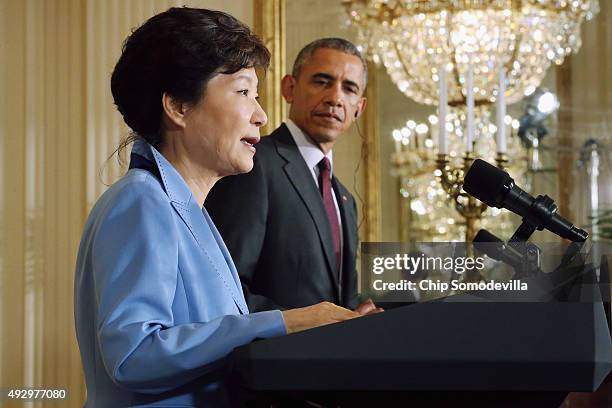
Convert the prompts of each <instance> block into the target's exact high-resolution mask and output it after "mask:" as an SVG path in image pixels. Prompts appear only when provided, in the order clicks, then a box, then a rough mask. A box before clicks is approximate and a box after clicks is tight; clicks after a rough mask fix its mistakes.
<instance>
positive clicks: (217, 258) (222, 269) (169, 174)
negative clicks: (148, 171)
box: [132, 143, 249, 314]
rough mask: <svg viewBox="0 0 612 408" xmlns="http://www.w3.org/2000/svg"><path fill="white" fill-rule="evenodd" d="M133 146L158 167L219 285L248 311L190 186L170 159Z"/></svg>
mask: <svg viewBox="0 0 612 408" xmlns="http://www.w3.org/2000/svg"><path fill="white" fill-rule="evenodd" d="M146 147H148V149H147V148H146ZM134 149H135V150H136V153H137V154H141V155H143V156H144V157H145V158H147V159H149V160H154V161H155V163H156V165H157V168H158V170H159V177H160V179H161V180H160V181H161V182H162V184H163V186H164V189H165V190H166V193H167V194H168V198H169V199H170V202H171V203H172V206H173V207H174V209H175V210H176V212H177V213H178V214H179V216H180V217H181V219H182V220H183V222H184V223H185V225H187V228H189V231H190V232H191V234H192V235H193V237H194V239H195V240H196V243H197V244H198V246H199V248H200V249H201V250H202V252H203V254H204V256H205V258H206V259H207V260H208V261H209V262H210V264H211V266H212V267H213V268H214V270H215V272H216V274H217V275H218V276H219V279H221V281H222V282H223V284H224V285H223V286H225V287H226V288H227V291H228V293H229V294H230V295H231V297H232V299H233V300H234V303H236V306H237V307H238V309H239V310H240V312H241V313H243V314H248V313H249V311H248V308H247V306H246V302H245V300H244V295H243V294H242V289H241V287H240V284H239V283H237V282H236V279H235V277H234V274H235V267H234V264H233V262H232V261H231V257H230V256H229V253H227V249H226V248H225V244H223V241H222V240H221V238H220V236H215V233H216V228H215V227H214V224H213V223H212V221H211V220H210V218H208V215H207V214H205V213H204V212H203V211H202V209H201V208H200V207H199V205H198V204H197V203H196V202H195V201H194V199H193V196H192V194H191V190H189V187H188V186H187V184H186V183H185V181H184V180H183V178H182V177H181V175H180V174H179V173H178V172H177V171H176V170H175V169H174V167H172V165H171V164H170V162H168V161H167V160H166V158H165V157H164V156H162V155H161V153H159V152H158V151H157V150H155V148H153V147H152V146H149V145H147V146H143V145H141V144H140V143H138V144H135V145H134ZM132 151H134V150H132ZM217 235H218V233H217ZM224 250H225V253H224ZM226 253H227V256H226Z"/></svg>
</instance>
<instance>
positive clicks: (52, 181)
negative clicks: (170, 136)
mask: <svg viewBox="0 0 612 408" xmlns="http://www.w3.org/2000/svg"><path fill="white" fill-rule="evenodd" d="M182 4H187V5H192V6H197V7H207V8H213V9H219V10H224V11H228V12H230V13H231V14H233V15H234V16H236V17H237V18H239V19H241V20H242V21H244V22H246V23H247V24H249V25H251V24H252V21H253V17H252V16H253V2H252V0H242V1H223V0H200V1H195V0H194V1H170V0H130V1H124V0H110V1H107V0H25V1H14V0H0V95H1V97H0V180H1V184H0V186H1V188H0V333H1V334H0V341H1V344H0V388H1V387H11V386H14V387H37V388H50V387H57V388H64V389H67V390H68V392H69V393H70V400H69V402H70V403H69V404H66V405H64V404H62V405H61V406H67V405H70V406H75V407H76V406H81V405H82V400H83V396H84V393H85V389H84V386H83V384H82V374H81V363H80V357H79V354H78V349H77V345H76V339H75V335H74V327H73V326H74V324H73V312H72V290H73V274H74V265H75V258H76V253H77V249H78V244H79V239H80V233H81V230H82V226H83V223H84V220H85V217H86V215H87V212H88V210H89V208H90V207H91V206H92V204H93V203H94V202H95V200H96V198H97V197H98V196H99V195H100V194H101V193H102V192H103V191H104V189H105V188H106V186H105V185H104V184H103V183H102V181H101V180H104V181H105V182H106V183H107V184H108V183H111V182H112V181H113V180H115V179H116V178H117V177H118V176H119V174H120V173H121V169H119V168H118V166H117V165H116V162H115V161H111V162H109V163H108V164H107V165H106V166H104V163H105V161H106V159H107V157H108V156H109V155H110V154H111V152H112V151H113V150H114V149H115V147H116V146H117V143H118V141H119V138H120V137H122V136H124V135H125V134H126V133H127V129H126V128H125V126H123V125H122V121H121V118H120V116H119V114H118V113H117V112H116V111H115V109H114V107H113V105H112V101H111V96H110V86H109V81H110V73H111V71H112V68H113V65H114V63H115V61H116V59H117V57H118V55H119V52H120V49H121V44H122V42H123V40H124V38H125V37H126V35H127V34H128V33H129V32H130V30H131V29H132V28H133V27H135V26H137V25H139V24H140V23H142V22H143V21H144V20H145V19H146V18H148V17H150V16H151V15H153V14H155V13H157V12H159V11H163V10H165V9H167V8H168V7H170V6H173V5H182ZM101 169H103V171H102V173H101V174H100V171H101ZM0 405H2V406H6V405H5V403H4V402H0ZM26 405H27V404H26ZM49 405H50V406H58V405H57V404H56V405H52V404H49ZM9 406H10V405H9ZM15 406H17V405H15ZM36 406H40V404H37V405H36Z"/></svg>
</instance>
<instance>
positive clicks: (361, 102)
mask: <svg viewBox="0 0 612 408" xmlns="http://www.w3.org/2000/svg"><path fill="white" fill-rule="evenodd" d="M367 104H368V100H367V98H365V97H363V98H361V99H360V100H359V102H358V103H357V110H356V111H355V120H357V119H359V117H360V116H361V114H362V113H363V112H364V111H365V108H366V105H367Z"/></svg>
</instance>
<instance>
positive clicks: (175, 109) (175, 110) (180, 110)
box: [162, 92, 186, 129]
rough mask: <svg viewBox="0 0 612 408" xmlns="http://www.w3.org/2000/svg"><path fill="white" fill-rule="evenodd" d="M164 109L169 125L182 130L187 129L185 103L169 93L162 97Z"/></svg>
mask: <svg viewBox="0 0 612 408" xmlns="http://www.w3.org/2000/svg"><path fill="white" fill-rule="evenodd" d="M162 108H163V110H164V114H165V115H164V117H165V120H166V121H167V122H168V125H171V126H176V127H179V128H181V129H184V128H185V112H186V105H185V104H184V103H181V102H178V101H177V100H176V99H174V98H173V97H172V96H171V95H169V94H168V93H167V92H164V94H163V95H162Z"/></svg>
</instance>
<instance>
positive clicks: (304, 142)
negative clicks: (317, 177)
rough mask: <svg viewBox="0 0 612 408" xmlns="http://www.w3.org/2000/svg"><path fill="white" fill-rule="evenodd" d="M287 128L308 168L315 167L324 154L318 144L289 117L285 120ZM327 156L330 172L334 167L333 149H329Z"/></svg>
mask: <svg viewBox="0 0 612 408" xmlns="http://www.w3.org/2000/svg"><path fill="white" fill-rule="evenodd" d="M286 125H287V129H289V133H290V134H291V137H292V138H293V141H294V142H295V144H296V145H297V147H298V150H299V151H300V154H301V155H302V157H303V158H304V161H305V162H306V164H307V165H308V168H310V169H315V168H317V165H318V164H319V162H320V161H321V160H323V157H325V156H326V155H325V154H323V152H322V151H321V149H320V148H319V146H317V145H316V144H314V143H313V142H312V141H311V140H310V138H308V137H307V136H306V135H305V134H304V132H303V131H302V129H300V128H299V127H298V126H297V125H296V124H295V123H294V122H293V121H292V120H291V119H287V122H286ZM327 158H328V159H329V163H330V166H331V171H330V174H331V173H332V172H333V169H334V160H333V151H331V150H330V151H329V152H328V153H327Z"/></svg>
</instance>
